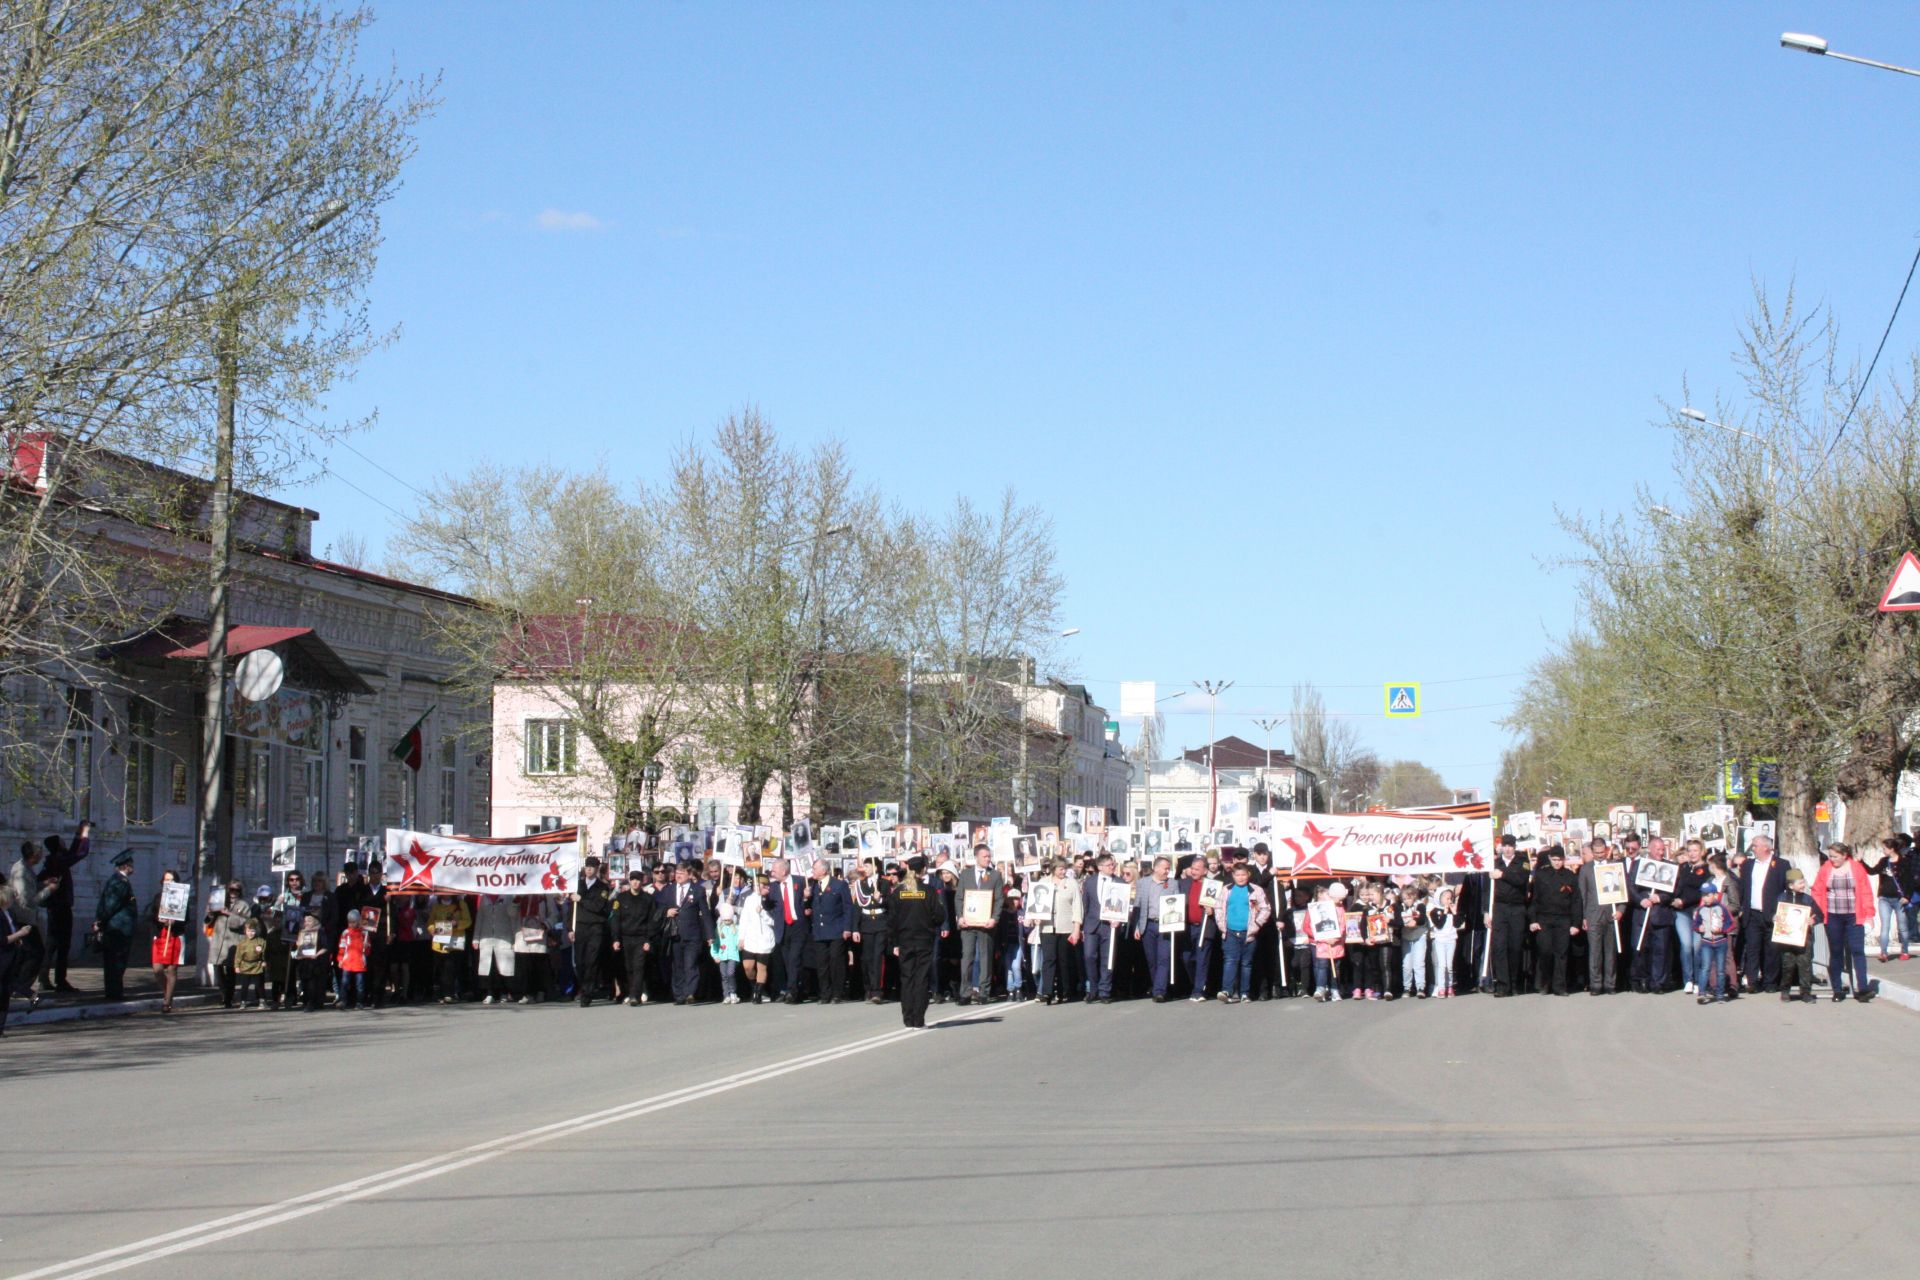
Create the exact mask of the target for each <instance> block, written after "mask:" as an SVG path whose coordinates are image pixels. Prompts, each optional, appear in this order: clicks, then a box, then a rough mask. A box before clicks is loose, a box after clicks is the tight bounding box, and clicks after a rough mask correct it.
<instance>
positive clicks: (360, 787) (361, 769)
mask: <svg viewBox="0 0 1920 1280" xmlns="http://www.w3.org/2000/svg"><path fill="white" fill-rule="evenodd" d="M366 829H367V731H366V730H365V729H362V728H359V727H357V726H356V727H350V728H349V729H348V730H347V834H348V835H350V836H357V835H359V834H360V833H361V832H363V831H365V830H366Z"/></svg>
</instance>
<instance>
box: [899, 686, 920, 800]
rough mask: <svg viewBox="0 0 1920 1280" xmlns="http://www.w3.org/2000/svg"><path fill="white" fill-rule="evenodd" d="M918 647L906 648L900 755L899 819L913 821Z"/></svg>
mask: <svg viewBox="0 0 1920 1280" xmlns="http://www.w3.org/2000/svg"><path fill="white" fill-rule="evenodd" d="M920 656H921V655H920V651H919V650H918V649H908V650H907V736H906V741H905V743H904V744H903V746H902V748H901V756H900V821H901V822H902V823H908V822H911V821H913V673H914V669H915V667H916V666H918V664H919V662H920Z"/></svg>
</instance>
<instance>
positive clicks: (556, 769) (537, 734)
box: [526, 720, 580, 774]
mask: <svg viewBox="0 0 1920 1280" xmlns="http://www.w3.org/2000/svg"><path fill="white" fill-rule="evenodd" d="M579 736H580V735H579V731H578V730H577V729H575V727H574V724H573V721H571V720H529V721H527V765H526V771H527V773H529V774H570V773H572V772H573V771H574V769H575V767H576V765H577V764H578V760H579Z"/></svg>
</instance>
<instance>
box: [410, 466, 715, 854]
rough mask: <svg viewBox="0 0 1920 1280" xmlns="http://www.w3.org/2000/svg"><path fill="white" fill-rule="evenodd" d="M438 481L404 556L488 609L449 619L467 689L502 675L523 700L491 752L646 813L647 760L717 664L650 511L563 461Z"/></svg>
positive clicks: (447, 640) (556, 788)
mask: <svg viewBox="0 0 1920 1280" xmlns="http://www.w3.org/2000/svg"><path fill="white" fill-rule="evenodd" d="M435 491H436V494H437V495H438V496H437V498H436V500H435V501H434V502H433V503H431V504H425V505H423V506H422V507H421V509H420V510H419V511H418V512H417V513H416V514H415V515H414V516H413V517H412V519H410V520H409V521H408V522H407V524H406V525H405V526H404V527H403V528H402V529H401V530H400V531H399V532H398V533H397V534H396V536H395V538H394V540H393V550H394V552H395V553H396V554H397V555H398V556H400V557H402V558H403V560H404V562H405V563H406V565H407V566H408V568H409V571H410V572H412V573H415V574H417V575H418V576H420V577H422V578H423V579H425V580H428V581H433V582H437V583H440V584H442V585H444V586H447V587H449V588H451V589H453V590H457V591H460V592H463V593H465V594H467V595H471V596H473V597H475V598H477V599H479V600H480V601H481V602H482V603H483V604H484V605H485V606H486V607H485V608H484V609H481V610H469V611H455V612H449V613H448V614H446V615H445V616H444V617H442V618H440V619H439V629H440V635H441V639H442V642H443V643H444V644H446V645H447V646H448V647H449V648H450V649H451V650H452V652H454V653H455V654H456V655H458V666H459V670H460V677H459V684H460V686H461V691H462V692H463V693H464V694H465V695H466V696H467V697H469V698H472V699H485V698H490V697H493V696H494V692H495V684H496V682H500V683H501V684H503V686H504V688H503V690H502V696H505V697H508V698H509V699H510V700H514V705H515V706H518V707H520V708H521V713H520V714H519V715H517V716H515V717H512V718H514V719H516V720H517V724H516V725H515V727H514V728H512V729H510V730H509V732H510V734H511V735H513V736H512V739H511V740H509V741H504V742H496V743H495V744H494V750H495V751H496V753H498V754H500V755H502V756H507V757H508V758H513V757H518V758H519V760H520V761H521V767H522V769H523V771H524V772H525V773H526V774H527V776H528V777H529V779H531V780H532V781H534V782H535V784H536V785H538V786H539V787H541V788H542V789H543V790H544V791H545V792H546V793H547V794H548V795H550V796H551V797H552V798H553V799H554V800H555V801H556V802H558V803H561V804H572V805H588V806H604V807H606V808H608V809H610V810H611V811H612V812H613V814H614V817H615V821H616V822H619V823H621V824H628V823H634V822H637V821H638V820H639V817H640V815H641V810H642V803H643V788H644V778H643V772H644V770H645V767H646V765H647V764H648V763H649V762H653V761H664V760H665V757H666V755H667V753H668V751H669V749H670V748H672V747H673V746H674V745H675V744H676V743H677V742H679V741H681V739H682V737H683V734H684V732H685V727H686V725H687V723H688V721H689V719H690V717H691V711H690V708H689V699H688V697H687V695H686V691H687V689H688V688H689V686H690V685H691V684H692V683H693V682H694V681H695V680H696V679H697V678H698V676H699V674H700V672H701V670H702V669H703V664H704V662H705V661H706V654H705V650H704V639H703V637H702V636H701V634H700V633H699V631H698V630H697V629H696V628H695V627H693V626H692V625H691V623H690V622H689V620H688V615H687V613H686V611H685V610H684V608H683V607H682V602H681V601H680V600H678V599H677V598H676V596H675V594H674V592H673V591H672V590H671V588H670V586H669V584H668V579H667V574H666V572H665V571H664V570H663V568H662V567H661V560H660V542H659V536H658V534H657V532H656V527H655V522H654V520H653V519H652V518H651V515H650V513H649V511H648V508H647V506H646V505H645V504H644V503H643V502H642V501H640V500H639V499H638V498H637V496H635V495H633V494H631V493H628V492H625V491H623V490H622V489H621V488H620V486H618V485H617V484H615V483H614V482H613V481H612V480H611V479H610V478H608V476H607V475H606V474H605V473H604V472H603V471H596V472H590V473H587V474H584V475H571V474H568V473H566V472H563V471H560V470H557V469H555V468H551V467H528V468H523V469H519V470H511V471H510V470H504V469H501V468H497V467H481V468H478V469H477V470H475V471H474V472H472V473H471V474H469V475H467V476H465V477H445V478H442V479H441V480H440V481H439V482H438V483H437V484H436V485H435ZM516 690H518V691H519V693H520V694H524V695H525V696H524V699H520V698H519V694H516V693H515V691H516ZM529 726H531V728H529ZM529 733H531V734H533V735H535V737H534V739H533V740H531V741H530V740H529V739H528V737H527V736H526V735H527V734H529ZM580 740H584V745H585V748H586V749H585V750H582V749H581V741H580Z"/></svg>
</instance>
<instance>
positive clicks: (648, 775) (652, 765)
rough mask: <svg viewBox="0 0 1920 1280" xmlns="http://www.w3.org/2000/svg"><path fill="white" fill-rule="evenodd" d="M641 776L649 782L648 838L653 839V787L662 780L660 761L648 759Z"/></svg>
mask: <svg viewBox="0 0 1920 1280" xmlns="http://www.w3.org/2000/svg"><path fill="white" fill-rule="evenodd" d="M640 778H641V780H642V781H644V782H645V783H646V784H647V838H648V840H649V841H651V840H652V839H653V836H654V831H655V828H654V823H653V789H654V787H656V786H657V785H658V784H659V782H660V762H659V761H658V760H649V761H647V763H646V764H645V765H644V766H642V767H641V769H640Z"/></svg>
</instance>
